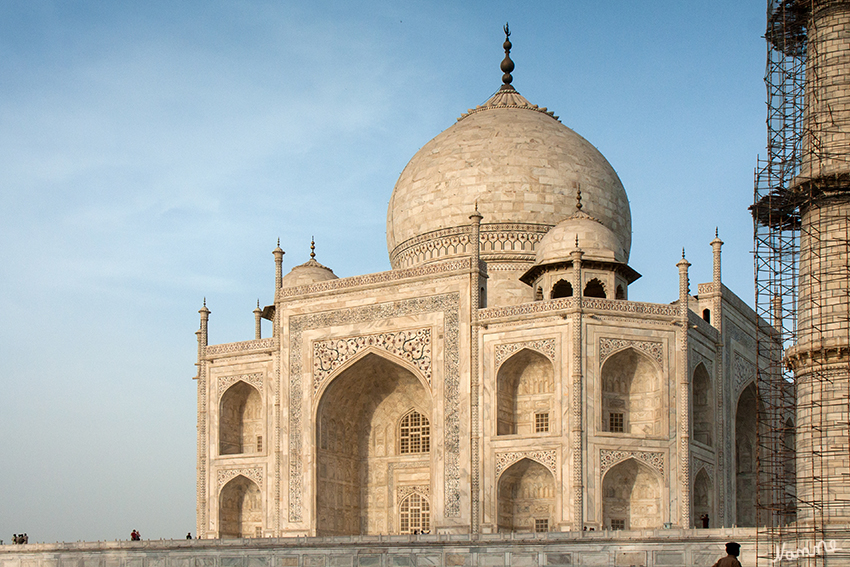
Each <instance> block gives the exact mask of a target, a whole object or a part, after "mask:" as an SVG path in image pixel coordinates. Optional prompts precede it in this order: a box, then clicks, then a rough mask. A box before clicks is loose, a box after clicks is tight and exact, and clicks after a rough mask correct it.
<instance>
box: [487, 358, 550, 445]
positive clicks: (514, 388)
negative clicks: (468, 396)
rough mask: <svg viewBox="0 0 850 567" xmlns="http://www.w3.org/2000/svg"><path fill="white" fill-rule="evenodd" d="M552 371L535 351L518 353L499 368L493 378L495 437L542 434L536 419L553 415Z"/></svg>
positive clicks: (547, 424) (546, 423) (540, 422)
mask: <svg viewBox="0 0 850 567" xmlns="http://www.w3.org/2000/svg"><path fill="white" fill-rule="evenodd" d="M554 392H555V369H554V366H553V365H552V362H551V361H550V360H549V359H548V358H546V357H545V356H543V355H542V354H540V353H539V352H537V351H533V350H530V349H522V350H520V351H519V352H517V353H516V354H514V355H512V356H511V357H510V358H509V359H508V360H506V361H505V362H504V363H503V364H502V366H501V367H500V368H499V372H498V373H497V376H496V435H517V434H519V435H530V434H532V433H546V432H547V431H543V430H538V429H537V427H538V426H539V425H542V421H538V416H541V418H540V419H541V420H542V419H543V418H542V415H543V414H545V416H546V417H545V419H546V422H545V425H546V428H547V429H548V428H549V425H550V424H549V415H550V412H552V411H554V408H555V400H554Z"/></svg>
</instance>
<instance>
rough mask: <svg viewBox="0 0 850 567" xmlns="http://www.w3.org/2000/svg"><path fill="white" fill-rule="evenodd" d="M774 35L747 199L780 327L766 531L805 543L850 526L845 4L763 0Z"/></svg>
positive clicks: (767, 458) (848, 37)
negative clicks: (762, 149)
mask: <svg viewBox="0 0 850 567" xmlns="http://www.w3.org/2000/svg"><path fill="white" fill-rule="evenodd" d="M766 38H767V40H768V65H767V74H766V78H765V81H766V85H767V92H768V119H767V125H768V148H767V149H768V157H767V159H766V160H765V161H764V162H762V163H760V167H759V171H758V174H757V181H756V190H755V205H753V207H752V211H753V216H754V219H755V253H756V256H755V264H756V303H757V311H758V313H759V315H761V316H762V318H763V319H764V320H765V321H771V322H772V324H771V326H770V327H769V328H765V329H762V333H761V334H760V345H759V346H760V349H759V354H760V356H761V359H762V361H763V364H762V365H761V366H760V368H759V381H758V385H759V396H760V399H761V401H762V403H763V407H762V408H761V411H760V420H761V423H762V427H761V428H760V432H759V433H760V436H761V440H760V443H759V446H760V448H761V451H762V452H761V455H760V483H761V489H760V490H759V506H760V512H761V514H762V517H761V524H762V525H766V526H769V527H770V528H771V529H772V530H773V531H772V532H770V533H771V534H772V535H771V537H774V536H776V535H777V534H780V532H783V531H786V533H785V534H784V535H782V534H780V535H782V537H785V536H793V537H794V538H796V539H797V547H798V548H799V547H802V546H805V545H807V544H808V543H813V542H817V541H824V540H830V539H834V538H836V537H837V538H839V539H840V538H841V537H842V536H841V535H840V534H842V533H843V534H845V535H846V533H847V530H848V526H850V413H849V412H848V409H850V2H847V1H838V0H794V1H790V0H786V1H782V2H780V1H776V0H769V2H768V28H767V33H766ZM770 336H774V337H776V336H778V337H779V338H780V340H781V343H782V344H783V346H784V348H785V349H786V350H785V353H784V357H778V356H773V355H771V353H769V352H768V349H769V348H770V344H772V341H769V340H767V339H768V337H770ZM789 410H790V411H789ZM785 416H793V417H789V418H787V419H786V417H785ZM793 463H796V467H794V466H791V465H792V464H793ZM795 468H796V470H795ZM777 541H778V540H774V543H776V542H777ZM843 553H848V554H850V550H846V551H844V552H843ZM832 557H835V555H834V554H832ZM812 561H813V562H814V563H812V564H817V565H820V564H821V563H817V560H816V559H814V558H813V559H812ZM836 564H837V563H836Z"/></svg>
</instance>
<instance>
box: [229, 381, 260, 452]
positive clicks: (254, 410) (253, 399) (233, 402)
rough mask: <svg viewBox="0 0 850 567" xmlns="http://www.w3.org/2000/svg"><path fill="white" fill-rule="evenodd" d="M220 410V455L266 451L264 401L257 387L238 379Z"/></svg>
mask: <svg viewBox="0 0 850 567" xmlns="http://www.w3.org/2000/svg"><path fill="white" fill-rule="evenodd" d="M219 411H220V414H219V429H218V452H219V454H221V455H238V454H241V453H259V452H261V451H262V450H263V402H262V399H261V398H260V393H259V392H258V391H257V389H256V388H254V387H252V386H249V385H248V384H246V383H245V382H243V381H241V380H239V381H238V382H236V383H235V384H233V385H232V386H231V387H230V388H228V389H227V391H226V392H225V393H224V395H223V396H222V397H221V404H220V410H219Z"/></svg>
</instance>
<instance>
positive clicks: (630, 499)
mask: <svg viewBox="0 0 850 567" xmlns="http://www.w3.org/2000/svg"><path fill="white" fill-rule="evenodd" d="M661 521H662V520H661V479H660V477H659V475H658V473H657V472H656V471H655V470H653V469H652V468H650V467H649V466H647V465H645V464H644V463H641V462H640V461H638V460H637V459H634V458H628V459H626V460H625V461H622V462H620V463H618V464H616V465H615V466H613V467H611V468H610V469H608V471H607V472H606V473H605V476H604V477H603V479H602V522H603V526H604V527H605V528H607V529H624V530H628V529H646V528H660V527H661Z"/></svg>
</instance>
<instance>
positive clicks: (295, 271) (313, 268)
mask: <svg viewBox="0 0 850 567" xmlns="http://www.w3.org/2000/svg"><path fill="white" fill-rule="evenodd" d="M336 279H339V276H337V275H336V274H334V273H333V270H331V269H330V268H328V267H327V266H323V265H322V264H320V263H318V262H317V261H316V260H315V259H314V258H310V259H309V260H307V261H306V262H304V263H303V264H300V265H298V266H295V267H294V268H292V269H291V270H290V271H289V273H288V274H286V275H285V276H283V287H297V286H299V285H310V284H314V283H318V282H323V281H327V280H336Z"/></svg>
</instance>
